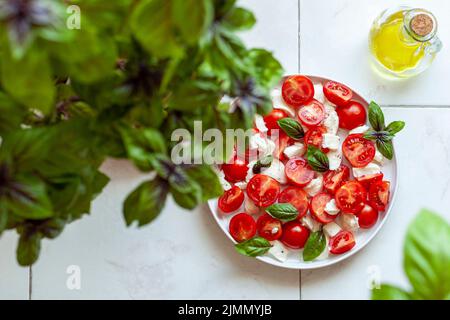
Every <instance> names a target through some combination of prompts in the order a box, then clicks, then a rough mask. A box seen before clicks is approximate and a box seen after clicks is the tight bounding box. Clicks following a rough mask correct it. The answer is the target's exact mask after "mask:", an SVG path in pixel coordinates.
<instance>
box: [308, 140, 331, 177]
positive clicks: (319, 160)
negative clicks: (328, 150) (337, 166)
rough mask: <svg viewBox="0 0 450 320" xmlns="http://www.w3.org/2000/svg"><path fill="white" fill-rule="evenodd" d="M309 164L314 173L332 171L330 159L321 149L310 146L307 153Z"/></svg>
mask: <svg viewBox="0 0 450 320" xmlns="http://www.w3.org/2000/svg"><path fill="white" fill-rule="evenodd" d="M306 158H307V160H308V164H309V165H310V166H311V168H312V169H313V170H314V171H317V172H325V171H328V170H329V169H330V162H329V160H328V157H327V156H326V155H325V153H323V152H322V151H321V150H320V149H318V148H316V147H314V146H311V145H309V146H308V152H307V153H306Z"/></svg>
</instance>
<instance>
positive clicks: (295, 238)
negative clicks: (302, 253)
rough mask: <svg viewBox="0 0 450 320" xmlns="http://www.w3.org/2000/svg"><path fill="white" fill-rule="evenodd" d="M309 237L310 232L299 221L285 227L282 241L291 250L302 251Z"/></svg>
mask: <svg viewBox="0 0 450 320" xmlns="http://www.w3.org/2000/svg"><path fill="white" fill-rule="evenodd" d="M308 237H309V230H308V228H306V227H305V226H303V225H302V224H301V223H300V222H298V221H290V222H287V223H285V224H284V225H283V234H282V235H281V238H280V241H281V242H282V243H283V244H284V245H286V246H287V247H289V248H292V249H301V248H303V247H304V246H305V243H306V241H307V240H308Z"/></svg>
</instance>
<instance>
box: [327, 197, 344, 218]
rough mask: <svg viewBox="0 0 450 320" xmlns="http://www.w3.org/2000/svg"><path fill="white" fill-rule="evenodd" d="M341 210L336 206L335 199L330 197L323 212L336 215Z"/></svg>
mask: <svg viewBox="0 0 450 320" xmlns="http://www.w3.org/2000/svg"><path fill="white" fill-rule="evenodd" d="M340 211H341V210H339V208H338V207H337V206H336V200H334V199H331V200H330V201H328V203H327V204H326V205H325V212H326V213H328V214H329V215H332V216H335V215H337V214H338V213H339V212H340Z"/></svg>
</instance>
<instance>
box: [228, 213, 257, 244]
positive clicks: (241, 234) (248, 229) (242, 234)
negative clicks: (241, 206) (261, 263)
mask: <svg viewBox="0 0 450 320" xmlns="http://www.w3.org/2000/svg"><path fill="white" fill-rule="evenodd" d="M229 229H230V234H231V236H232V237H233V239H234V240H236V241H237V242H242V241H246V240H250V239H251V238H253V237H254V236H255V234H256V222H255V219H253V217H252V216H251V215H249V214H246V213H239V214H237V215H235V216H234V217H233V218H231V220H230V225H229Z"/></svg>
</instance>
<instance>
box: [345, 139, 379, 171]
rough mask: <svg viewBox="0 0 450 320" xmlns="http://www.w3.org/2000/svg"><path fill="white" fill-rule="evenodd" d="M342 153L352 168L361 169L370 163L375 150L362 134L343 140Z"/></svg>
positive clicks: (372, 144)
mask: <svg viewBox="0 0 450 320" xmlns="http://www.w3.org/2000/svg"><path fill="white" fill-rule="evenodd" d="M342 151H343V153H344V156H345V157H346V158H347V160H348V161H349V162H350V163H351V165H352V166H353V167H356V168H362V167H365V166H367V165H368V164H369V163H370V162H372V160H373V158H374V157H375V151H376V149H375V144H374V143H373V142H372V141H369V140H367V139H364V138H363V135H362V134H351V135H349V136H348V137H347V138H346V139H345V140H344V143H343V144H342Z"/></svg>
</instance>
